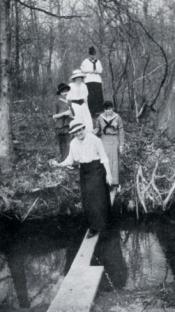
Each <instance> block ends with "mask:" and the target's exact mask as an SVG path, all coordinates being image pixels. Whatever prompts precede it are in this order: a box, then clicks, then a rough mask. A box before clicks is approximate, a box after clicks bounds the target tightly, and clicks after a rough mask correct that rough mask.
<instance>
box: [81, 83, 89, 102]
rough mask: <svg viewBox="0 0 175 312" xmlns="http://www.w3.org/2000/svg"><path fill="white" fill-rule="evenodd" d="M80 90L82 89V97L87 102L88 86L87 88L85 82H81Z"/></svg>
mask: <svg viewBox="0 0 175 312" xmlns="http://www.w3.org/2000/svg"><path fill="white" fill-rule="evenodd" d="M82 91H83V98H84V99H85V101H86V102H87V98H88V88H87V86H86V84H85V83H83V88H82Z"/></svg>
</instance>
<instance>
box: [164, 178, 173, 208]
mask: <svg viewBox="0 0 175 312" xmlns="http://www.w3.org/2000/svg"><path fill="white" fill-rule="evenodd" d="M174 190H175V181H174V183H173V185H172V187H171V188H170V190H169V193H168V195H167V197H166V198H165V199H164V201H163V209H164V210H165V208H166V206H167V204H168V203H169V201H170V199H171V196H172V195H173V193H174Z"/></svg>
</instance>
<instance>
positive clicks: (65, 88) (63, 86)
mask: <svg viewBox="0 0 175 312" xmlns="http://www.w3.org/2000/svg"><path fill="white" fill-rule="evenodd" d="M69 90H70V86H69V85H67V84H66V83H64V82H62V83H60V84H59V85H58V87H57V93H56V94H57V95H60V94H61V93H62V92H66V91H69Z"/></svg>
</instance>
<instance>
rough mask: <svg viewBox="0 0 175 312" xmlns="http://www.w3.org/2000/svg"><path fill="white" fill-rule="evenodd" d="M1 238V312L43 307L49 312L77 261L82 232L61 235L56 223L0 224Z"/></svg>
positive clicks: (69, 232) (68, 230) (74, 231)
mask: <svg viewBox="0 0 175 312" xmlns="http://www.w3.org/2000/svg"><path fill="white" fill-rule="evenodd" d="M76 234H77V235H76ZM0 235H1V236H0V237H1V239H0V269H1V270H0V311H5V309H7V308H9V310H8V309H7V311H12V310H11V309H12V308H14V309H18V308H30V307H31V309H32V311H33V308H34V307H40V306H41V305H42V306H43V305H44V310H42V311H46V309H47V306H48V305H49V304H50V302H51V300H52V299H53V298H54V296H55V294H56V292H57V290H58V288H59V287H60V284H61V282H62V280H63V278H64V275H65V273H66V272H67V271H68V269H69V267H70V265H71V261H72V259H73V258H74V257H75V254H76V252H77V250H78V248H79V245H80V242H81V239H82V235H83V233H82V231H79V232H78V233H77V229H76V230H75V229H66V228H65V231H60V228H59V227H58V226H57V223H56V222H55V224H54V223H53V222H52V223H51V224H47V225H45V224H42V223H40V222H37V223H36V224H32V225H31V224H29V225H27V224H25V225H24V226H22V225H20V226H19V224H18V225H17V224H12V223H9V224H7V223H6V224H3V223H0ZM28 311H29V310H28ZM38 311H39V310H38Z"/></svg>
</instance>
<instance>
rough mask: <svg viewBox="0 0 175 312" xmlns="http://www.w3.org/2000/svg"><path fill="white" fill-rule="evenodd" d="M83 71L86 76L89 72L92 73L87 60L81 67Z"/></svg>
mask: <svg viewBox="0 0 175 312" xmlns="http://www.w3.org/2000/svg"><path fill="white" fill-rule="evenodd" d="M80 69H81V71H82V72H83V73H84V74H87V73H89V72H91V69H90V68H89V62H88V60H87V59H85V60H84V61H83V62H82V63H81V67H80Z"/></svg>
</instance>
